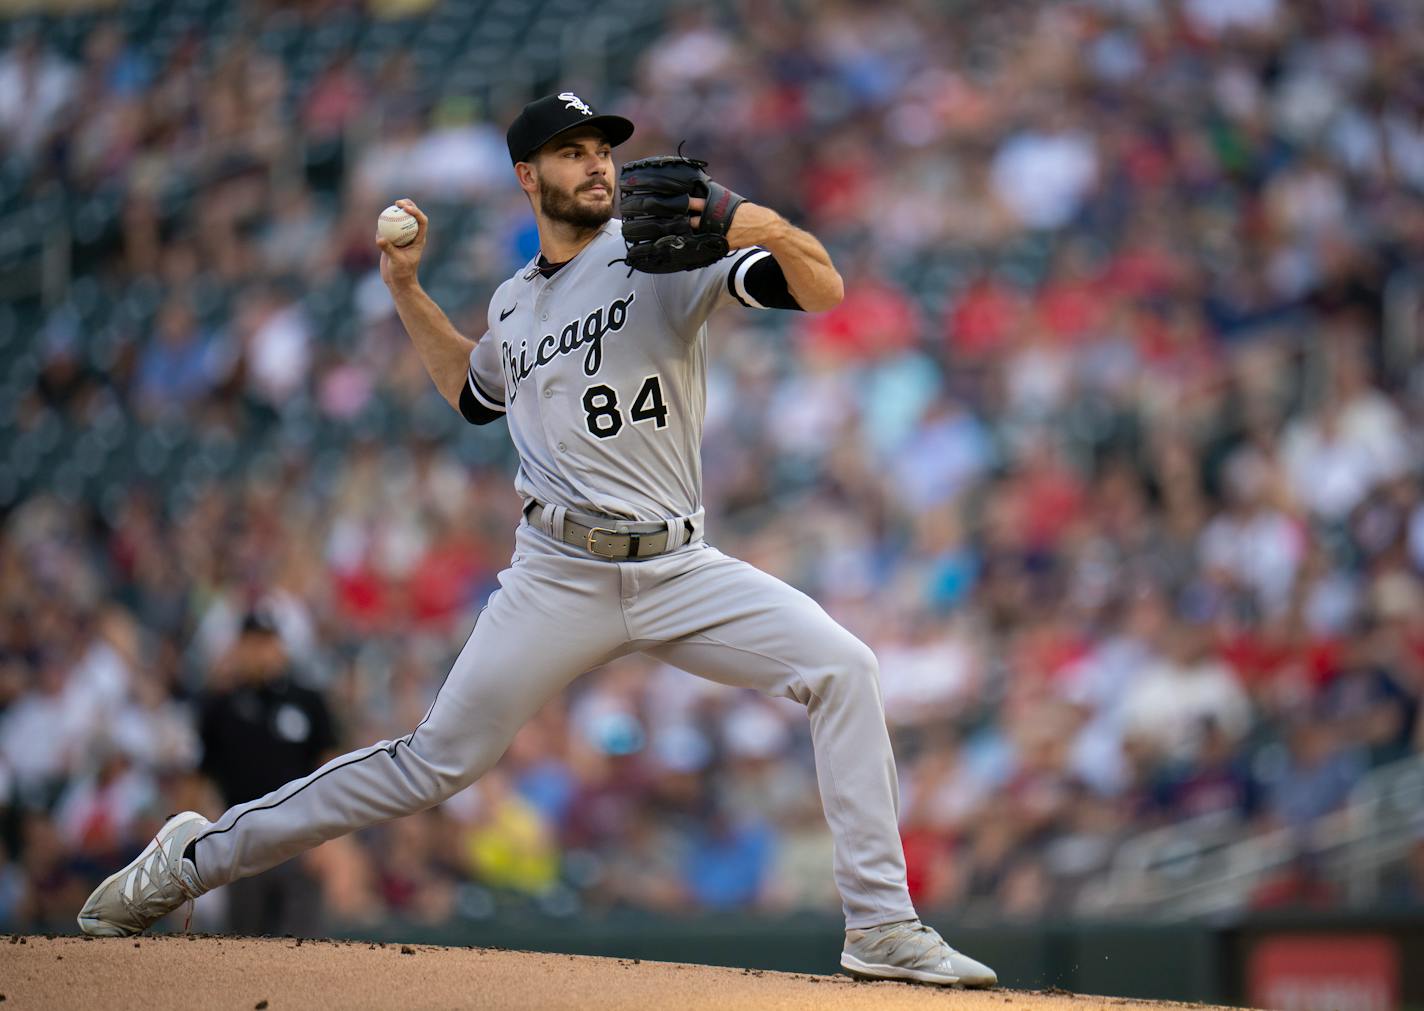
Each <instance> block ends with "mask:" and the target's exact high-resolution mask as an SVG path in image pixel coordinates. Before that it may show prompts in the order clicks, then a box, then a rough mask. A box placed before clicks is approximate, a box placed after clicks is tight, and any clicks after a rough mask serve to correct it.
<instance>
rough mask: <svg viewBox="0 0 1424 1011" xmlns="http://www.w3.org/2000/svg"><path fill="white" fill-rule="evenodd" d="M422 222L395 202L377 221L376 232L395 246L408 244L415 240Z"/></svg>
mask: <svg viewBox="0 0 1424 1011" xmlns="http://www.w3.org/2000/svg"><path fill="white" fill-rule="evenodd" d="M419 231H420V222H418V221H416V220H415V218H414V217H413V216H412V215H411V214H410V213H409V212H408V211H405V210H403V209H402V208H400V207H397V206H396V205H395V204H391V206H389V207H387V208H386V209H385V210H384V211H382V212H381V216H380V218H379V219H378V220H377V221H376V234H377V235H379V236H380V237H381V238H383V239H385V240H386V241H387V242H389V243H390V244H391V245H393V246H408V245H410V244H411V243H412V242H414V241H415V236H416V233H417V232H419Z"/></svg>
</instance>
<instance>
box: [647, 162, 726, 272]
mask: <svg viewBox="0 0 1424 1011" xmlns="http://www.w3.org/2000/svg"><path fill="white" fill-rule="evenodd" d="M705 168H707V163H706V162H705V161H699V160H698V159H696V158H683V157H681V156H680V155H664V156H662V157H659V158H639V159H638V160H637V161H630V162H628V163H627V164H626V165H624V166H623V171H622V173H621V176H620V179H619V190H620V193H621V196H620V198H619V199H620V207H621V211H620V213H621V214H622V216H623V241H624V243H625V244H626V245H627V246H628V257H627V262H628V266H629V267H630V268H632V269H633V270H641V271H643V272H645V273H648V274H672V273H675V272H676V271H679V270H696V269H697V268H698V267H705V266H707V265H708V264H709V263H716V262H717V261H718V260H720V259H721V258H722V257H724V256H726V255H727V251H728V249H729V248H730V247H729V246H728V245H727V229H729V228H731V227H732V215H734V214H736V213H737V208H738V207H739V206H741V203H742V200H743V198H742V197H739V196H738V195H737V194H735V193H733V192H732V191H731V190H729V189H727V187H725V186H719V185H718V184H717V183H714V182H713V181H712V180H711V179H709V178H708V176H707V173H706V172H704V171H703V170H704V169H705ZM693 197H702V198H703V199H705V200H706V201H707V208H706V210H704V211H703V212H702V219H701V220H700V221H699V222H698V224H697V227H696V228H695V229H694V228H693V227H692V217H691V214H690V213H689V210H688V201H690V200H691V199H692V198H693Z"/></svg>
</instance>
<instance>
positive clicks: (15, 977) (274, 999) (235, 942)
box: [0, 935, 1186, 1011]
mask: <svg viewBox="0 0 1424 1011" xmlns="http://www.w3.org/2000/svg"><path fill="white" fill-rule="evenodd" d="M7 942H8V943H7ZM0 994H3V996H0V1001H3V1007H4V1009H5V1011H11V1009H12V1008H13V1009H16V1011H22V1009H27V1008H74V1007H90V1008H103V1009H104V1011H119V1009H122V1008H143V1009H145V1011H166V1009H169V1008H172V1009H182V1011H188V1009H191V1008H197V1007H202V1008H233V1009H238V1008H252V1009H257V1011H282V1009H298V1008H301V1009H306V1008H329V1007H339V1008H342V1009H347V1008H395V1007H399V1008H529V1009H535V1008H538V1009H541V1011H542V1009H547V1008H579V1009H585V1008H587V1009H624V1008H627V1009H638V1011H644V1009H647V1008H672V1007H676V1008H707V1009H713V1008H716V1009H725V1008H749V1009H750V1008H756V1009H772V1008H778V1009H779V1008H785V1009H793V1008H794V1009H802V1008H805V1009H808V1011H839V1009H852V1008H857V1009H875V1011H883V1009H888V1008H955V1009H960V1008H963V1009H966V1011H987V1009H989V1008H994V1009H995V1011H1060V1009H1064V1011H1088V1009H1090V1008H1111V1009H1112V1011H1119V1009H1131V1008H1155V1009H1158V1011H1160V1009H1162V1008H1163V1007H1169V1006H1171V1007H1184V1006H1186V1005H1169V1004H1160V1003H1159V1004H1153V1003H1143V1002H1139V1001H1128V1000H1123V999H1121V998H1113V997H1084V996H1076V995H1073V994H1066V993H1039V992H1025V991H1021V990H1020V991H1016V990H989V991H966V990H944V989H940V988H934V987H924V986H915V985H911V984H904V983H857V982H855V981H853V980H850V979H848V978H838V977H835V976H803V975H797V974H794V973H783V972H762V971H760V970H757V969H720V968H713V967H710V966H704V965H681V964H677V963H672V962H640V961H637V960H635V959H618V958H588V957H584V956H579V955H542V954H533V953H529V952H520V951H500V950H497V949H491V948H435V947H429V946H427V945H400V944H386V945H380V944H367V943H365V942H361V941H296V940H290V939H288V940H280V939H260V940H259V939H251V938H233V937H207V936H201V937H200V936H192V935H190V936H186V937H185V936H182V935H174V936H165V937H140V938H138V939H132V938H130V939H127V940H120V939H94V938H83V937H20V936H18V935H17V936H15V937H13V938H8V939H3V940H0Z"/></svg>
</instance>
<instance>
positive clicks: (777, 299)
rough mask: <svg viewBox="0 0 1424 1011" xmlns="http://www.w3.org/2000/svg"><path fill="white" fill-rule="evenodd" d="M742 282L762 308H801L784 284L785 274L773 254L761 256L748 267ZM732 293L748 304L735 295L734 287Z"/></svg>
mask: <svg viewBox="0 0 1424 1011" xmlns="http://www.w3.org/2000/svg"><path fill="white" fill-rule="evenodd" d="M743 284H744V285H745V287H746V290H747V294H748V295H750V296H751V297H752V298H753V299H755V300H756V302H757V304H758V305H760V306H761V307H762V308H765V309H797V310H799V309H800V308H801V306H800V305H798V304H797V302H796V298H795V297H794V296H793V295H792V294H791V289H790V288H788V287H787V286H786V275H785V274H783V273H782V272H781V264H779V263H777V262H776V257H774V256H763V257H762V258H761V259H759V260H757V261H756V262H755V263H753V264H752V265H751V266H750V267H748V268H747V273H746V277H745V278H744V279H743ZM732 294H733V296H734V297H736V298H737V301H739V302H741V303H742V304H743V305H748V303H747V302H745V301H744V300H743V299H742V298H741V297H740V296H738V295H737V292H736V290H735V288H734V289H733V291H732Z"/></svg>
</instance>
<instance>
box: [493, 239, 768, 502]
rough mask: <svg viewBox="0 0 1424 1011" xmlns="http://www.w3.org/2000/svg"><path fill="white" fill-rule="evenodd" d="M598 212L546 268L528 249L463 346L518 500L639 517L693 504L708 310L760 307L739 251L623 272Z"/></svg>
mask: <svg viewBox="0 0 1424 1011" xmlns="http://www.w3.org/2000/svg"><path fill="white" fill-rule="evenodd" d="M623 253H624V244H623V237H622V231H621V223H620V222H619V221H618V220H617V219H614V220H610V221H609V222H608V223H607V224H605V225H604V226H603V228H602V229H601V230H600V232H599V234H598V235H597V236H596V237H595V238H594V239H593V241H592V242H590V243H589V244H588V245H587V246H585V247H584V249H583V250H582V252H580V253H579V254H578V256H576V257H574V258H573V259H572V260H571V261H569V262H568V263H567V264H565V265H564V266H563V267H562V268H561V269H559V270H558V272H557V273H555V274H554V275H553V276H552V277H545V276H544V275H543V274H540V273H537V272H533V269H534V267H535V266H536V264H537V260H531V261H530V262H529V263H528V264H526V265H525V267H524V269H522V270H520V272H519V273H517V274H515V275H514V276H513V277H512V278H510V279H509V280H508V281H505V282H504V283H503V284H502V285H500V286H499V288H498V290H497V291H496V292H495V294H494V297H493V298H492V299H491V300H490V306H489V331H488V332H487V333H486V334H485V335H484V337H482V338H481V339H480V341H479V343H478V344H477V345H476V346H475V349H474V351H473V352H471V354H470V374H469V383H470V389H471V392H472V393H473V394H474V395H475V398H476V400H477V401H478V402H479V403H481V404H483V405H484V406H485V407H486V408H489V409H490V410H496V411H503V412H505V413H506V414H507V416H508V420H509V433H510V437H511V438H512V439H513V441H514V447H515V449H516V450H517V451H518V453H519V473H518V475H517V476H516V478H515V488H516V490H518V491H519V493H520V494H521V495H523V496H525V497H526V498H529V497H533V498H537V499H540V500H541V501H544V502H549V503H554V504H558V505H564V506H568V507H569V508H572V509H575V510H580V511H583V512H592V513H597V514H601V515H605V516H619V517H627V518H631V519H638V520H655V519H666V518H668V517H672V516H686V515H690V514H692V513H695V512H696V511H697V510H698V509H700V508H701V506H702V461H701V451H700V450H701V444H702V421H703V413H704V408H705V406H706V400H707V318H708V316H710V315H711V314H712V312H713V311H714V310H715V309H717V308H718V307H719V306H721V305H725V304H728V303H731V302H740V303H741V304H743V305H747V306H750V307H758V308H759V306H758V304H757V302H756V301H755V300H754V299H753V298H752V297H751V296H750V295H749V294H748V293H747V291H746V288H745V277H746V272H747V270H748V269H749V268H750V267H751V266H752V264H753V263H755V262H757V261H758V260H760V259H762V258H763V257H767V256H769V255H771V254H770V253H768V252H767V251H766V250H764V249H760V248H752V249H739V250H735V251H733V252H732V253H731V254H730V255H728V256H727V257H726V258H724V259H723V260H721V261H720V262H718V263H715V264H713V265H711V266H709V267H704V268H702V269H700V270H690V271H682V272H679V273H675V274H643V273H637V272H635V273H633V274H632V276H629V273H628V268H627V267H626V266H624V265H623V264H622V263H610V261H613V260H621V258H622V256H623Z"/></svg>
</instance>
